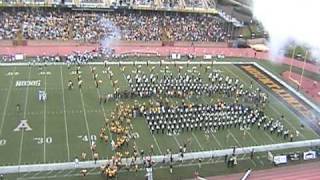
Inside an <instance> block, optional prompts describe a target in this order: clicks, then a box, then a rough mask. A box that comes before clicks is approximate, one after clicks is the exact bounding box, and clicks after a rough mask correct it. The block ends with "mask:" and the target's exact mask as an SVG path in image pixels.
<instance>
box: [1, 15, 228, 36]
mask: <svg viewBox="0 0 320 180" xmlns="http://www.w3.org/2000/svg"><path fill="white" fill-rule="evenodd" d="M103 19H106V20H108V21H110V22H111V23H110V24H111V25H112V26H115V27H116V28H106V27H105V26H104V25H102V24H101V23H100V22H101V20H103ZM224 22H225V21H224V20H222V19H220V18H219V17H216V16H211V15H199V14H198V15H184V14H180V15H179V16H178V15H164V14H163V13H151V12H150V13H137V12H130V13H128V12H127V13H126V14H124V13H116V12H112V13H105V12H104V13H102V12H75V11H59V10H57V11H51V10H42V9H39V10H21V9H20V10H16V9H9V10H2V11H0V40H3V39H15V38H16V37H17V34H18V32H19V31H20V32H21V30H22V35H23V37H24V38H25V39H30V40H43V39H46V40H70V39H71V40H79V41H86V42H89V41H93V42H97V41H100V40H101V38H102V37H104V36H105V34H106V33H109V32H110V29H119V31H120V35H121V39H123V40H141V41H153V40H161V36H162V34H163V28H164V27H169V29H170V31H171V40H176V41H206V42H208V41H211V42H219V41H224V40H225V38H226V37H227V33H226V32H225V30H224V29H225V28H224V26H225V23H224Z"/></svg>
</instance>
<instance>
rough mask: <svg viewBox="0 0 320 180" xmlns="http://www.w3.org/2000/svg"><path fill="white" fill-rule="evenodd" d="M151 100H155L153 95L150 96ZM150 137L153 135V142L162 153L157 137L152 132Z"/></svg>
mask: <svg viewBox="0 0 320 180" xmlns="http://www.w3.org/2000/svg"><path fill="white" fill-rule="evenodd" d="M151 100H152V101H153V102H155V101H154V99H153V97H151ZM152 137H153V140H154V142H155V143H156V146H157V148H158V150H159V152H160V153H161V154H162V151H161V149H160V146H159V143H158V140H157V138H156V137H155V136H154V134H152Z"/></svg>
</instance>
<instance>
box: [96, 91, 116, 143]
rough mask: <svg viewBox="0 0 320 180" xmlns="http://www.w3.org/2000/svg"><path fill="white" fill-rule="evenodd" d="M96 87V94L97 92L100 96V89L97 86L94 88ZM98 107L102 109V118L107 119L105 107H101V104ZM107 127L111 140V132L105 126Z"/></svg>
mask: <svg viewBox="0 0 320 180" xmlns="http://www.w3.org/2000/svg"><path fill="white" fill-rule="evenodd" d="M96 89H97V94H98V96H99V97H101V93H100V89H98V88H96ZM100 108H101V109H102V113H103V117H104V119H107V116H106V111H105V109H104V107H103V105H102V104H101V105H100ZM104 124H105V121H104ZM107 129H108V132H109V136H110V139H111V141H112V134H111V132H110V129H109V127H107Z"/></svg>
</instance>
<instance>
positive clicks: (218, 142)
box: [210, 132, 223, 148]
mask: <svg viewBox="0 0 320 180" xmlns="http://www.w3.org/2000/svg"><path fill="white" fill-rule="evenodd" d="M210 134H211V135H212V137H213V139H214V140H215V141H216V142H217V144H218V146H219V147H220V148H222V147H223V146H222V145H221V143H220V141H219V140H218V138H217V137H216V136H215V135H214V134H213V132H211V133H210Z"/></svg>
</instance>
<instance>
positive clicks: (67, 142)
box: [60, 66, 70, 161]
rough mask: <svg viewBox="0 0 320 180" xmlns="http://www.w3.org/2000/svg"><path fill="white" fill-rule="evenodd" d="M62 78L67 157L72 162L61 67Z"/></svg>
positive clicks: (62, 87)
mask: <svg viewBox="0 0 320 180" xmlns="http://www.w3.org/2000/svg"><path fill="white" fill-rule="evenodd" d="M60 76H61V89H62V104H63V118H64V127H65V133H66V144H67V155H68V161H70V147H69V137H68V134H69V133H68V125H67V113H66V103H65V96H64V85H63V75H62V66H60Z"/></svg>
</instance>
